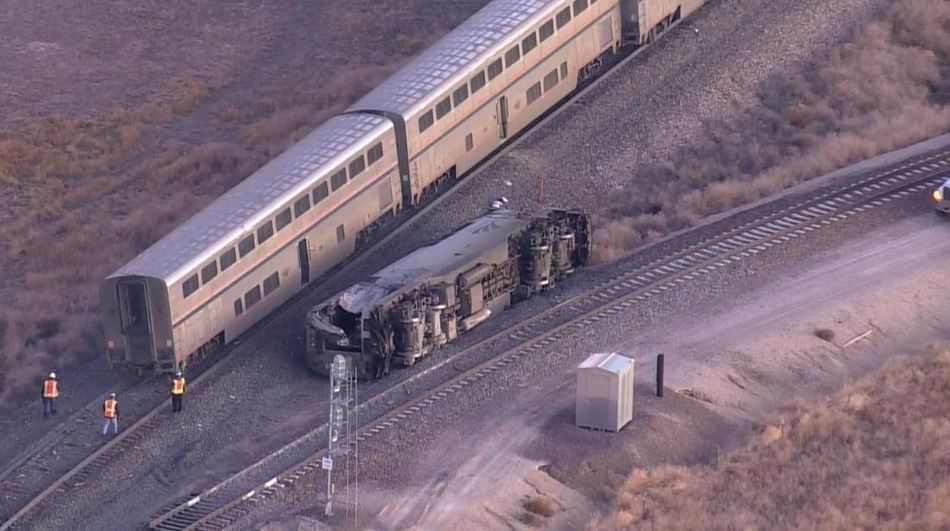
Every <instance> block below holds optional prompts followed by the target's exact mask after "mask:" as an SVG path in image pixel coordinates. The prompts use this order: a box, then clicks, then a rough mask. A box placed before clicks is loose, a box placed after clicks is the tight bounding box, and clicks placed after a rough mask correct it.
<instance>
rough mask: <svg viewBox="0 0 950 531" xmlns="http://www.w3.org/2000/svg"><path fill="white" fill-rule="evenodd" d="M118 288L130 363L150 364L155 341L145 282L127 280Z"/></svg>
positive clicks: (120, 311) (123, 332)
mask: <svg viewBox="0 0 950 531" xmlns="http://www.w3.org/2000/svg"><path fill="white" fill-rule="evenodd" d="M116 288H117V290H118V296H119V313H120V316H121V319H122V336H123V338H124V340H125V351H126V353H127V354H128V356H129V361H131V362H133V363H150V362H151V361H152V360H153V358H154V356H153V355H152V351H153V348H152V345H153V339H152V325H151V319H150V316H149V311H148V295H147V293H146V290H145V282H142V281H134V280H133V281H128V280H125V281H121V282H119V283H118V285H117V286H116Z"/></svg>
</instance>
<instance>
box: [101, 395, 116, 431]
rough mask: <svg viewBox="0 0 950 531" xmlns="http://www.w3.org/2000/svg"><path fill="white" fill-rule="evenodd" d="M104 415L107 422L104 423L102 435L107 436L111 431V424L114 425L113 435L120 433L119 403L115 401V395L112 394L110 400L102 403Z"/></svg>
mask: <svg viewBox="0 0 950 531" xmlns="http://www.w3.org/2000/svg"><path fill="white" fill-rule="evenodd" d="M102 414H103V415H105V418H106V421H105V422H103V423H102V435H103V436H105V434H106V432H108V431H109V423H112V428H113V433H115V434H118V433H119V402H118V401H117V400H116V399H115V393H110V394H109V398H107V399H106V401H105V402H103V403H102Z"/></svg>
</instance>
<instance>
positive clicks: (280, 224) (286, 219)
mask: <svg viewBox="0 0 950 531" xmlns="http://www.w3.org/2000/svg"><path fill="white" fill-rule="evenodd" d="M324 184H326V183H324ZM313 193H314V195H316V193H317V191H316V190H314V191H313ZM314 203H316V200H314ZM291 219H292V218H291V216H290V207H287V208H285V209H284V210H283V211H282V212H281V213H280V214H277V218H275V219H274V221H275V222H276V223H277V232H280V229H282V228H284V227H286V226H287V225H290V220H291Z"/></svg>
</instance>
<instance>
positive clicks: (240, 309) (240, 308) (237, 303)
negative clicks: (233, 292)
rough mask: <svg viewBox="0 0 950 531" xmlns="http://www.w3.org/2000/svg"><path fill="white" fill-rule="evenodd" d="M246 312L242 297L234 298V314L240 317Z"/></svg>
mask: <svg viewBox="0 0 950 531" xmlns="http://www.w3.org/2000/svg"><path fill="white" fill-rule="evenodd" d="M242 313H244V305H243V304H241V299H234V316H235V317H238V316H240V315H241V314H242Z"/></svg>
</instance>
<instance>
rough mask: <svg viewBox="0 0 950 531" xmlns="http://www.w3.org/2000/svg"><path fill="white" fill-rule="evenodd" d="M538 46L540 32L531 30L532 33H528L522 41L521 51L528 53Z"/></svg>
mask: <svg viewBox="0 0 950 531" xmlns="http://www.w3.org/2000/svg"><path fill="white" fill-rule="evenodd" d="M537 47H538V34H537V33H535V32H533V31H532V32H531V35H528V36H527V37H525V38H524V40H523V41H521V52H522V53H523V54H525V55H528V52H530V51H531V50H533V49H535V48H537Z"/></svg>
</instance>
